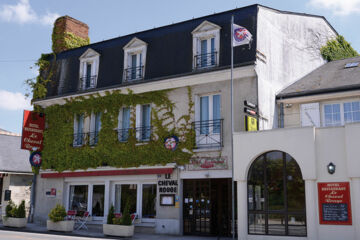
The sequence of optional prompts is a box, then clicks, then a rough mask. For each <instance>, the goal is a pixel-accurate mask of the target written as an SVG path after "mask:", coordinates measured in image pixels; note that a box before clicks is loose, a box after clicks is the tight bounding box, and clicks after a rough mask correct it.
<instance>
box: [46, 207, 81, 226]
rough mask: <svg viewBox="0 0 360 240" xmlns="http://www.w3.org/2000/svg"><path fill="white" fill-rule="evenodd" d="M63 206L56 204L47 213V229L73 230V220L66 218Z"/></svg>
mask: <svg viewBox="0 0 360 240" xmlns="http://www.w3.org/2000/svg"><path fill="white" fill-rule="evenodd" d="M66 215H67V214H66V211H65V208H64V207H63V206H62V205H60V204H57V205H56V206H55V208H53V209H52V210H51V211H50V213H49V220H47V221H46V227H47V229H48V230H49V231H58V232H71V231H73V230H74V224H75V222H74V221H73V220H66Z"/></svg>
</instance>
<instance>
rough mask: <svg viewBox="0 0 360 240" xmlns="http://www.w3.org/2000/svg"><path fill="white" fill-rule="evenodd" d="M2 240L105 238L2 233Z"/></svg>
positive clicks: (0, 233)
mask: <svg viewBox="0 0 360 240" xmlns="http://www.w3.org/2000/svg"><path fill="white" fill-rule="evenodd" d="M0 239H1V240H15V239H16V240H45V239H51V240H67V239H73V240H89V239H92V240H96V239H105V238H87V237H74V236H63V235H54V234H46V233H29V232H19V231H5V230H1V231H0Z"/></svg>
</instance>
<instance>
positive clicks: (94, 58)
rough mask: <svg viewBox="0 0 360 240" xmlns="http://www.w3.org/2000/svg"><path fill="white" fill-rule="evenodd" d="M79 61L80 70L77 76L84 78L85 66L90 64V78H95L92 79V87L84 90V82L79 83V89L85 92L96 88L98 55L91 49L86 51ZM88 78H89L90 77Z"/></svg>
mask: <svg viewBox="0 0 360 240" xmlns="http://www.w3.org/2000/svg"><path fill="white" fill-rule="evenodd" d="M79 60H80V69H79V76H80V78H85V77H86V73H87V69H86V68H87V64H91V76H96V77H95V79H94V86H90V87H88V88H86V83H85V81H83V82H81V81H79V89H81V90H86V89H91V88H96V87H97V79H98V75H99V62H100V54H99V53H98V52H96V51H94V50H93V49H91V48H89V49H87V50H86V51H85V52H84V53H83V54H82V55H81V56H80V58H79ZM91 76H90V77H91Z"/></svg>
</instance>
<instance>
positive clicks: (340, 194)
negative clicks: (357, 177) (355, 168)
mask: <svg viewBox="0 0 360 240" xmlns="http://www.w3.org/2000/svg"><path fill="white" fill-rule="evenodd" d="M318 194H319V212H320V214H319V217H320V224H332V225H352V219H351V201H350V184H349V182H329V183H318Z"/></svg>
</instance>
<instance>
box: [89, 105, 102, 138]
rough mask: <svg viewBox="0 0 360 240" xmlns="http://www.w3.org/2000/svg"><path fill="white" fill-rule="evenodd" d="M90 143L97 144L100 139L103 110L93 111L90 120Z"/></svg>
mask: <svg viewBox="0 0 360 240" xmlns="http://www.w3.org/2000/svg"><path fill="white" fill-rule="evenodd" d="M90 121H91V122H90V124H91V125H90V136H89V138H90V139H89V141H90V145H96V144H97V143H98V141H99V133H100V129H101V112H97V113H92V114H91V120H90Z"/></svg>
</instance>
